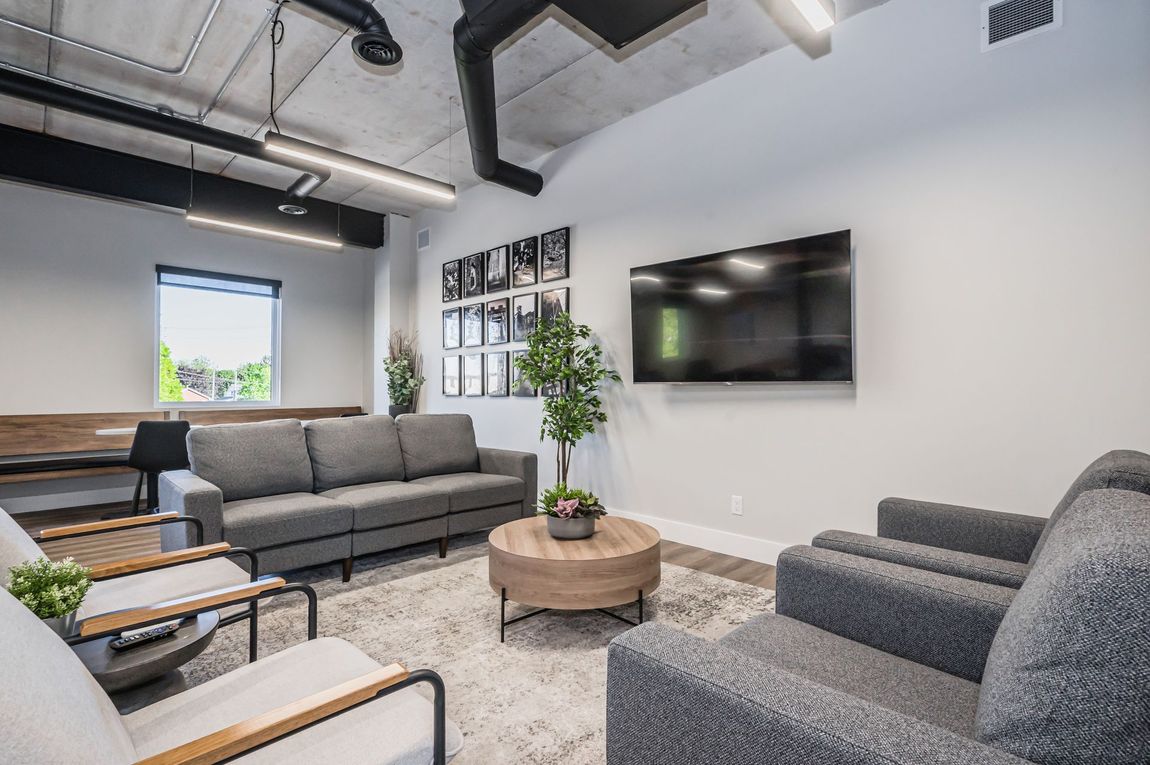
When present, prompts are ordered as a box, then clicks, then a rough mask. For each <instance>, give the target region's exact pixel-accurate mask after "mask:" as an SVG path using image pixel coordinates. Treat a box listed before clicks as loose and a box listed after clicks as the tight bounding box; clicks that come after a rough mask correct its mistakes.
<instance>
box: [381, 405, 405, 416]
mask: <svg viewBox="0 0 1150 765" xmlns="http://www.w3.org/2000/svg"><path fill="white" fill-rule="evenodd" d="M387 413H388V414H390V415H391V416H392V417H398V416H399V415H401V414H411V404H392V405H391V406H389V407H388V408H387Z"/></svg>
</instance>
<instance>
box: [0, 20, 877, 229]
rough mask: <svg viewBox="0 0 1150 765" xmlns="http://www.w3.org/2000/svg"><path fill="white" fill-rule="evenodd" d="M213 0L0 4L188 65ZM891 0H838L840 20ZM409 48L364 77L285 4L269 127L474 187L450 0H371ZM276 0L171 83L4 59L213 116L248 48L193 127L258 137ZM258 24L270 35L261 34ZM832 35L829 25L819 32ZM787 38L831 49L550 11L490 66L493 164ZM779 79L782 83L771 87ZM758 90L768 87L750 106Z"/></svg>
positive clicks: (337, 191) (67, 51) (202, 51)
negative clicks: (628, 29)
mask: <svg viewBox="0 0 1150 765" xmlns="http://www.w3.org/2000/svg"><path fill="white" fill-rule="evenodd" d="M213 2H214V0H149V2H148V3H140V2H139V0H0V15H2V16H4V17H7V18H10V19H15V20H17V21H19V22H22V23H24V24H26V25H29V26H32V27H36V28H38V29H41V30H48V31H51V32H53V33H55V34H57V35H63V36H67V37H70V38H75V39H79V40H82V41H84V42H85V43H88V44H90V45H93V46H97V47H100V48H104V49H107V50H112V51H116V52H117V53H121V54H123V55H125V56H129V57H132V58H134V59H137V60H139V61H141V62H146V63H148V64H150V65H152V66H155V67H157V68H170V69H175V68H178V67H179V66H180V64H181V63H182V62H183V60H184V58H185V56H186V55H187V53H188V51H189V50H190V49H191V47H192V43H193V40H194V37H195V35H196V32H197V31H199V29H200V27H201V25H202V23H203V22H204V20H205V19H206V18H207V14H208V12H209V10H210V9H211V7H212V4H213ZM883 2H886V0H838V2H837V6H838V17H839V19H840V20H842V19H844V18H846V17H849V16H851V15H854V14H857V13H860V12H862V11H865V10H867V9H869V8H872V7H874V6H877V5H880V4H882V3H883ZM375 5H376V7H377V8H378V9H379V10H380V12H381V13H383V15H384V16H385V17H386V18H387V20H388V24H389V26H390V27H391V30H392V32H393V34H394V35H395V37H396V39H397V40H398V41H399V42H400V44H401V45H402V46H403V49H404V59H403V61H402V63H401V64H400V65H399V66H396V67H392V68H389V69H383V70H381V69H373V68H370V67H368V66H366V65H364V64H363V63H362V62H360V61H359V60H358V59H357V58H355V56H354V55H353V54H352V51H351V46H350V37H348V36H347V35H345V31H346V30H344V29H342V28H339V27H337V26H335V25H334V24H332V23H331V22H330V21H328V20H326V19H324V18H322V17H319V16H317V15H315V14H313V13H311V12H310V11H308V10H307V9H304V8H302V7H300V6H299V5H297V4H292V3H288V4H287V5H286V6H285V7H284V9H283V11H282V13H281V15H280V19H281V20H282V21H283V22H284V25H285V36H284V40H283V43H282V45H281V46H280V48H279V49H278V51H277V54H276V64H277V75H276V96H277V109H276V118H277V120H278V122H279V125H280V127H281V129H282V130H283V131H284V132H285V133H288V134H290V135H294V136H298V137H300V138H303V139H306V140H311V141H315V142H317V143H321V144H324V145H327V146H331V147H333V148H337V149H340V150H342V151H347V152H350V153H352V154H356V155H359V156H362V157H364V158H367V159H371V160H374V161H377V162H383V163H385V164H389V165H395V166H398V167H402V168H404V169H406V170H410V171H412V172H416V173H421V174H424V175H428V176H430V177H433V178H437V179H439V180H443V181H448V182H451V183H455V184H456V185H457V186H459V187H460V188H461V189H462V188H466V187H468V186H471V185H474V184H475V183H478V182H479V180H478V179H477V178H476V177H475V175H474V173H473V172H472V170H471V159H470V153H469V148H468V142H467V135H466V130H465V129H464V128H463V124H464V119H463V112H462V109H461V108H460V105H459V87H458V84H457V82H456V77H455V62H454V58H453V55H452V37H451V29H452V25H453V24H454V22H455V20H456V19H457V18H458V17H459V15H460V6H459V3H458V0H376V2H375ZM272 8H274V4H273V2H271V0H222V3H221V5H220V8H219V11H218V13H217V14H216V16H215V17H214V20H213V21H212V23H211V25H210V27H209V28H208V30H207V32H206V34H205V35H204V37H203V41H202V44H201V45H200V47H199V50H198V51H197V52H196V54H195V57H194V59H193V60H192V63H191V66H190V67H189V68H188V70H187V73H186V74H184V75H182V76H169V75H164V74H159V73H156V72H154V71H150V70H148V69H145V68H143V67H139V66H133V65H131V64H125V63H123V62H120V61H116V60H114V59H112V58H109V57H105V56H101V55H99V54H95V53H92V52H90V51H85V50H83V49H81V48H77V47H74V46H70V45H67V44H64V43H60V42H55V41H51V40H49V39H47V38H45V37H43V36H39V35H36V34H33V33H31V32H28V31H25V30H21V29H17V28H15V27H12V26H8V25H4V24H0V61H2V62H5V63H8V64H13V65H15V66H19V67H22V68H24V69H28V70H32V71H35V72H40V73H44V74H49V75H51V76H53V77H57V78H61V79H64V80H68V81H71V82H75V83H79V84H82V85H84V86H87V87H91V88H98V89H100V90H103V91H107V92H111V93H115V94H117V95H120V96H125V97H128V98H132V99H137V100H139V101H143V102H146V103H148V104H162V105H164V106H165V107H167V108H170V109H172V110H174V111H176V112H177V113H182V114H190V115H197V114H203V112H204V111H205V110H206V109H208V108H209V106H210V105H211V104H212V102H213V100H214V99H215V97H216V96H217V93H219V91H220V89H221V87H222V86H223V85H224V83H225V82H226V81H227V77H228V74H229V72H230V71H231V70H232V69H233V67H234V66H235V65H236V63H237V62H238V61H239V60H240V57H241V54H242V53H243V51H244V49H245V48H246V47H247V46H248V45H249V43H251V42H252V41H253V40H255V41H256V44H255V47H254V48H253V49H252V51H251V54H250V56H248V58H247V59H246V61H244V63H243V65H242V66H241V67H240V68H239V70H238V71H237V72H236V75H235V77H234V79H233V80H232V81H231V83H230V84H229V85H228V87H227V89H226V90H225V91H224V92H223V95H222V98H220V100H219V103H218V104H217V105H216V106H215V108H213V109H212V110H211V112H210V113H209V114H208V115H207V117H206V119H205V120H204V121H205V124H208V125H211V126H213V127H217V128H220V129H223V130H228V131H231V132H235V133H242V134H244V135H249V136H255V137H260V136H262V135H263V133H264V132H265V131H266V130H267V129H268V128H269V127H270V122H269V121H268V119H267V113H268V98H269V77H268V72H269V70H270V67H271V50H270V40H269V39H268V35H267V32H266V26H267V22H268V20H269V15H270V12H271V9H272ZM261 30H265V31H263V32H262V34H261ZM830 34H832V35H833V30H832V32H831V33H830ZM792 43H797V44H799V45H800V46H802V47H803V49H804V50H806V51H808V52H809V53H810V54H811V55H812V56H817V55H820V54H821V53H823V52H825V51H826V49H827V46H829V43H830V38H828V36H827V35H826V34H824V35H822V36H814V35H812V34H811V33H810V30H809V28H808V27H806V25H805V24H804V22H803V21H802V20H801V18H800V17H799V16H798V14H797V13H796V12H795V10H794V8H793V6H792V5H791V4H790V2H789V1H788V0H709V2H707V3H704V4H702V5H700V6H697V7H696V8H695V9H694V10H692V11H691V12H689V13H687V14H685V15H684V16H682V17H680V18H679V19H677V20H676V21H675V22H673V23H672V24H670V25H667V26H666V27H664V28H662V29H659V30H657V31H656V32H654V33H652V34H651V35H648V36H647V37H646V38H643V39H642V40H640V41H638V42H636V43H633V44H632V45H630V46H628V47H627V48H625V49H624V50H622V51H616V50H614V49H613V48H611V47H610V46H609V45H607V44H606V43H604V42H603V41H602V40H601V39H599V38H597V37H596V36H595V35H594V34H592V33H591V32H590V31H588V30H587V29H585V28H583V27H582V26H581V25H579V24H578V23H576V22H575V21H573V20H572V19H570V18H569V17H568V16H566V15H565V14H563V13H562V12H560V11H557V10H555V9H552V10H551V11H549V12H547V13H545V14H543V15H542V16H540V17H539V18H538V19H536V20H535V21H534V22H533V23H532V24H530V25H529V26H528V27H526V28H525V29H523V30H521V31H520V32H519V33H518V34H517V35H516V36H515V37H514V38H513V39H512V40H510V41H508V43H507V44H505V45H504V46H503V47H502V48H501V49H500V51H499V52H498V53H497V55H496V58H495V75H496V88H497V100H498V104H499V109H498V116H499V129H500V145H501V155H502V156H503V157H504V158H505V159H507V160H509V161H511V162H515V163H527V162H531V161H533V160H536V159H538V158H539V157H541V156H542V155H544V154H546V153H548V152H550V151H552V150H553V149H555V148H558V147H560V146H563V145H565V144H567V143H570V142H571V141H574V140H576V139H578V138H580V137H582V136H585V135H587V134H588V133H591V132H594V131H595V130H598V129H600V128H603V127H606V126H607V125H610V124H612V123H614V122H617V121H618V120H620V119H623V118H624V117H626V116H628V115H630V114H633V113H635V112H637V111H639V110H641V109H645V108H647V107H648V106H651V105H653V104H656V103H658V102H659V101H662V100H663V99H666V98H669V97H670V96H673V95H676V94H678V93H681V92H683V91H685V90H687V89H689V88H692V87H694V86H695V85H699V84H701V83H703V82H706V81H707V80H709V79H711V78H713V77H717V76H718V75H720V74H723V73H724V72H727V71H730V70H732V69H734V68H736V67H739V66H742V65H743V64H745V63H747V62H749V61H752V60H754V59H756V58H758V57H760V56H763V55H765V54H767V53H769V52H771V51H774V50H777V49H779V48H782V47H785V46H787V45H790V44H792ZM780 86H785V84H780ZM760 95H761V96H762V97H769V94H768V93H764V94H748V97H759V96H760ZM0 122H3V123H7V124H10V125H16V126H18V127H21V128H25V129H29V130H38V131H44V132H47V133H49V134H51V135H55V136H60V137H62V138H68V139H71V140H75V141H81V142H84V143H89V144H94V145H97V146H103V147H107V148H111V149H116V150H119V151H125V152H130V153H133V154H137V155H140V156H145V157H150V158H154V159H159V160H163V161H166V162H172V163H177V164H182V165H185V166H186V165H188V164H189V162H190V155H191V152H190V150H189V147H188V146H187V145H186V144H183V143H180V142H178V141H175V140H172V139H169V138H165V137H161V136H156V135H152V134H149V133H145V132H143V131H139V130H135V129H130V128H124V127H120V126H117V125H111V124H109V123H105V122H99V121H96V120H92V119H89V118H86V117H80V116H77V115H74V114H69V113H66V112H62V111H59V110H55V109H44V108H43V107H40V106H36V105H33V104H29V103H27V102H23V101H17V100H13V99H9V98H6V97H2V96H0ZM195 161H196V167H197V168H199V169H203V170H208V171H211V172H217V173H222V174H224V175H226V176H228V177H231V178H237V179H240V180H246V181H252V182H255V183H262V184H265V185H271V186H279V187H286V186H287V184H289V183H290V182H291V181H292V180H294V179H295V178H296V177H297V176H298V172H293V171H291V170H288V169H285V168H281V167H277V166H275V165H271V164H268V163H263V162H259V161H256V160H253V159H249V158H246V157H233V156H230V155H227V154H224V153H221V152H218V151H215V150H210V149H204V148H197V149H196V152H195ZM316 195H317V196H319V197H321V198H324V199H328V200H331V201H337V202H346V203H348V204H350V205H354V206H357V207H362V208H365V209H369V210H376V211H379V212H388V211H402V212H411V211H413V210H415V209H417V208H418V207H419V206H421V205H422V204H424V202H425V200H424V199H423V198H421V197H418V196H412V195H405V194H403V193H397V192H394V191H391V190H389V189H387V188H386V187H382V186H380V185H379V184H366V183H365V182H364V181H363V180H362V179H357V178H356V177H354V176H349V175H345V174H340V173H338V172H336V173H335V174H333V177H332V179H331V180H330V181H329V182H328V183H327V184H325V185H324V186H323V187H322V188H321V189H320V191H319V192H318V193H317V194H316Z"/></svg>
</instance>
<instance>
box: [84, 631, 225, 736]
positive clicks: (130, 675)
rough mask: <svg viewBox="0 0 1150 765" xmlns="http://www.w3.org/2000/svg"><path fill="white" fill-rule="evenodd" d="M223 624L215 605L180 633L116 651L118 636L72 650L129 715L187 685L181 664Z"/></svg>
mask: <svg viewBox="0 0 1150 765" xmlns="http://www.w3.org/2000/svg"><path fill="white" fill-rule="evenodd" d="M219 624H220V615H219V613H218V612H216V611H209V612H207V613H203V614H199V615H198V616H196V617H195V618H194V619H193V618H190V617H189V618H187V619H185V620H184V623H183V625H182V626H181V627H180V629H179V630H178V631H177V632H176V634H175V635H173V636H171V637H166V638H164V639H163V640H157V641H155V642H153V643H148V644H146V645H142V646H140V647H139V648H131V649H129V650H127V651H113V650H112V649H111V648H109V647H108V644H109V643H111V642H112V641H113V640H115V639H116V637H115V636H113V637H106V638H100V639H99V640H91V641H88V642H87V643H80V644H78V645H74V646H72V650H73V651H75V652H76V655H77V656H79V657H80V661H82V662H83V663H84V666H85V667H87V668H88V671H89V672H91V673H92V677H94V678H96V682H98V683H99V684H100V687H101V688H103V689H104V690H105V691H107V692H108V695H109V696H110V697H111V699H112V703H113V704H115V705H116V709H117V710H119V712H120V714H122V715H126V714H128V713H129V712H135V711H136V710H137V709H141V708H143V707H146V706H148V705H149V704H154V703H155V702H157V701H159V700H161V699H166V698H167V697H169V696H174V695H175V694H177V693H181V692H182V691H185V690H187V687H188V686H187V682H186V681H185V680H184V675H183V673H181V672H180V667H182V666H183V665H185V664H187V663H188V662H189V661H191V660H192V659H194V658H196V657H197V656H199V655H200V654H201V653H203V652H204V650H205V649H206V648H207V647H208V646H209V645H210V644H211V642H212V638H214V637H215V635H216V628H217V627H218V626H219Z"/></svg>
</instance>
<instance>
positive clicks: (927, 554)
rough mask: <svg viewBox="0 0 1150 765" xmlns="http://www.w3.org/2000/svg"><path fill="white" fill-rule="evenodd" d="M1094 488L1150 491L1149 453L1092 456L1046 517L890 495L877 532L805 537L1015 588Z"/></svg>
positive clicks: (819, 543)
mask: <svg viewBox="0 0 1150 765" xmlns="http://www.w3.org/2000/svg"><path fill="white" fill-rule="evenodd" d="M1093 489H1125V490H1127V491H1136V492H1141V493H1143V494H1150V455H1147V454H1143V453H1142V452H1136V451H1129V450H1123V451H1112V452H1107V453H1106V454H1104V455H1102V456H1101V457H1099V458H1098V459H1096V460H1094V462H1092V463H1090V464H1089V465H1088V466H1087V467H1086V469H1085V470H1084V471H1082V474H1081V475H1079V476H1078V478H1076V479H1075V480H1074V483H1072V484H1071V485H1070V488H1069V489H1068V490H1067V491H1066V494H1065V495H1064V496H1063V497H1062V501H1061V502H1059V503H1058V506H1057V507H1055V508H1054V512H1052V513H1051V514H1050V518H1039V517H1035V516H1030V515H1018V514H1016V513H1002V512H996V511H994V510H980V509H976V508H972V507H961V506H959V505H944V504H939V503H937V502H921V501H916V500H910V499H898V498H891V499H884V500H883V501H882V502H880V503H879V506H878V536H872V535H870V534H856V533H854V532H850V531H837V530H833V531H824V532H822V533H821V534H819V535H817V536H816V537H815V538H814V540H813V541H812V542H811V544H812V545H814V546H815V547H822V548H825V549H828V550H839V551H841V552H848V553H853V554H854V555H861V556H863V557H866V558H875V559H878V560H886V561H891V562H892V563H901V564H903V565H906V566H913V567H915V568H921V569H926V570H928V571H937V572H939V573H942V574H950V575H952V576H960V577H964V578H966V579H974V580H977V581H980V582H987V583H989V584H1001V585H1005V586H1007V587H1014V588H1018V587H1021V586H1022V582H1023V581H1024V580H1025V579H1026V575H1027V574H1028V573H1029V572H1030V569H1031V567H1032V566H1033V564H1034V561H1035V560H1037V558H1038V554H1039V553H1040V552H1041V551H1042V546H1043V544H1044V543H1045V541H1046V537H1047V535H1048V534H1049V533H1050V529H1052V528H1053V527H1054V526H1055V524H1057V523H1058V520H1059V518H1061V517H1062V514H1063V513H1064V512H1066V509H1067V508H1069V507H1070V505H1071V504H1073V502H1074V501H1075V500H1076V499H1078V497H1079V496H1080V495H1081V494H1082V493H1083V492H1086V491H1091V490H1093Z"/></svg>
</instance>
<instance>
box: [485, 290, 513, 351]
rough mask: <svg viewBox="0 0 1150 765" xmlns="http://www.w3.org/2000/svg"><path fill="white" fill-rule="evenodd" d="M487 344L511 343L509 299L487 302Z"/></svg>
mask: <svg viewBox="0 0 1150 765" xmlns="http://www.w3.org/2000/svg"><path fill="white" fill-rule="evenodd" d="M485 324H486V326H487V344H488V345H503V344H504V343H510V342H511V327H510V326H509V325H510V324H511V301H510V300H508V299H507V298H499V299H498V300H488V301H487V321H486V322H485Z"/></svg>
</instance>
